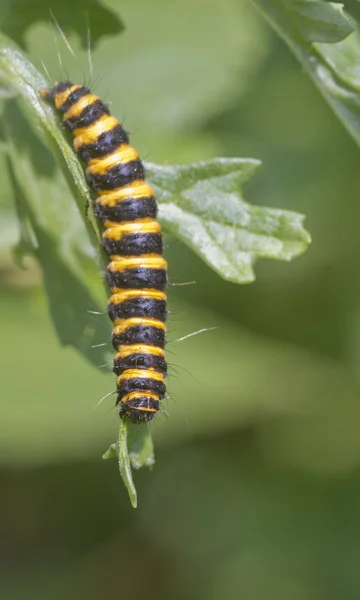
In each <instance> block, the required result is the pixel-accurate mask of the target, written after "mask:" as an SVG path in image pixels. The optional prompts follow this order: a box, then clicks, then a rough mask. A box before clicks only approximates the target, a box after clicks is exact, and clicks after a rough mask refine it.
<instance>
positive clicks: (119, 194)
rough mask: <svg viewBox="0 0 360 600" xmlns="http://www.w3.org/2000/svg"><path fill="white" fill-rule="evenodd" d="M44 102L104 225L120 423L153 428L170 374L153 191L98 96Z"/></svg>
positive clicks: (71, 90)
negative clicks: (69, 139) (58, 118)
mask: <svg viewBox="0 0 360 600" xmlns="http://www.w3.org/2000/svg"><path fill="white" fill-rule="evenodd" d="M41 95H42V96H43V97H44V98H46V99H47V100H49V101H51V102H53V103H54V104H55V107H56V108H57V110H58V111H60V113H61V114H62V115H63V119H64V123H65V125H66V126H67V127H68V128H69V129H70V130H71V132H72V133H73V136H74V148H75V151H76V153H77V154H78V156H79V158H80V160H81V161H82V162H83V163H84V164H85V165H86V168H85V174H86V179H87V181H88V183H89V185H90V187H92V188H93V189H94V190H95V191H96V193H97V198H96V204H95V214H96V215H97V216H98V217H99V218H100V219H101V221H102V222H103V226H104V231H103V234H102V245H103V248H104V250H105V252H106V253H107V255H108V256H109V264H108V266H107V273H106V279H107V282H108V284H109V287H110V290H111V294H112V295H111V297H110V300H109V304H108V314H109V317H110V319H111V320H112V321H113V323H114V329H113V334H112V343H113V346H114V348H115V350H116V355H115V358H114V368H113V371H114V372H115V373H116V375H117V380H116V384H117V402H116V404H117V405H119V409H120V416H121V417H122V416H125V415H126V416H127V417H129V419H130V420H131V421H132V422H133V423H142V422H144V421H150V420H151V419H153V418H154V416H155V414H156V412H157V411H158V410H159V407H160V400H162V399H163V398H164V397H165V390H166V387H165V377H166V373H167V364H166V359H165V353H164V346H165V332H166V327H165V321H166V316H167V310H166V295H165V292H164V290H165V288H166V283H167V277H166V267H167V264H166V261H165V259H164V258H163V256H162V252H163V242H162V236H161V230H160V225H159V223H158V222H157V220H156V215H157V205H156V200H155V197H154V192H153V189H152V188H151V186H150V185H149V184H148V183H146V181H145V179H144V178H145V171H144V166H143V164H142V162H141V160H140V159H139V155H138V153H137V152H136V150H135V149H134V148H133V147H132V146H130V144H129V138H128V135H127V133H126V131H125V130H124V129H123V128H122V126H121V125H120V123H119V121H118V120H117V119H116V118H115V117H113V116H112V115H110V111H109V109H108V107H107V106H106V104H104V103H103V102H102V101H101V100H100V98H99V97H98V96H95V95H94V94H92V93H91V92H90V90H88V89H87V88H86V87H84V86H82V85H78V84H73V83H70V81H65V82H63V83H56V84H55V86H54V87H53V88H52V89H46V90H41Z"/></svg>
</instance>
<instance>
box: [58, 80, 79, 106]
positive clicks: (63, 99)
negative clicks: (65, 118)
mask: <svg viewBox="0 0 360 600" xmlns="http://www.w3.org/2000/svg"><path fill="white" fill-rule="evenodd" d="M81 87H82V85H79V84H78V83H76V84H75V85H72V86H71V87H68V88H67V89H66V90H64V91H63V92H59V93H58V94H56V95H55V106H56V108H57V109H58V110H59V108H61V107H62V105H63V104H64V102H66V100H67V99H68V97H69V96H70V94H72V93H73V92H75V90H78V89H79V88H81Z"/></svg>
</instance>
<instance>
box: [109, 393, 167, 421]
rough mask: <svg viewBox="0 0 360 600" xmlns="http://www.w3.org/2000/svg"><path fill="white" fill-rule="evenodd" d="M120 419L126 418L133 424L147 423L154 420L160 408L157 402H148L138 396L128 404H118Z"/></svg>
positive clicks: (145, 398) (146, 399)
mask: <svg viewBox="0 0 360 600" xmlns="http://www.w3.org/2000/svg"><path fill="white" fill-rule="evenodd" d="M119 408H120V411H119V414H120V418H121V419H122V418H123V417H127V418H128V419H129V421H131V422H132V423H135V424H140V423H149V422H150V421H152V420H153V419H154V417H155V416H156V413H157V412H158V410H159V408H160V402H159V400H150V401H149V398H147V397H142V396H141V395H140V394H139V396H138V397H137V398H135V399H134V400H132V401H130V402H122V401H121V400H120V402H119Z"/></svg>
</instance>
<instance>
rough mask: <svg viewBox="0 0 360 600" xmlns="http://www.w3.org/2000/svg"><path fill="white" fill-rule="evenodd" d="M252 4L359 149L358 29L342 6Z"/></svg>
mask: <svg viewBox="0 0 360 600" xmlns="http://www.w3.org/2000/svg"><path fill="white" fill-rule="evenodd" d="M254 2H255V5H256V6H257V7H258V8H259V9H260V10H261V12H262V13H263V14H264V16H265V17H266V18H267V19H268V21H269V23H270V24H271V25H272V27H274V29H275V30H276V31H277V32H278V33H279V35H280V36H281V37H282V38H283V39H284V40H285V41H286V43H287V44H288V45H289V47H290V48H291V50H292V51H293V52H294V54H295V56H296V57H297V58H298V59H299V61H300V62H301V64H302V65H303V66H304V68H305V69H306V71H307V72H308V74H309V75H310V77H311V78H312V80H313V81H314V83H315V84H316V85H317V87H318V88H319V90H320V92H321V94H322V95H323V97H324V99H325V100H326V102H328V104H329V105H330V106H331V108H332V109H333V111H334V112H335V114H336V115H337V117H338V118H339V119H340V121H341V122H342V123H343V125H344V126H345V127H346V129H347V130H348V132H349V133H350V135H351V136H352V137H353V138H354V140H355V141H356V143H357V144H360V83H359V81H360V80H359V64H360V37H359V32H358V26H357V25H356V23H354V21H353V20H351V19H350V18H349V16H348V15H347V13H346V12H345V11H344V9H343V5H342V4H334V3H331V2H311V1H305V2H304V1H301V2H299V1H297V0H295V1H294V0H286V2H282V1H281V0H271V1H269V0H254ZM305 17H306V18H305Z"/></svg>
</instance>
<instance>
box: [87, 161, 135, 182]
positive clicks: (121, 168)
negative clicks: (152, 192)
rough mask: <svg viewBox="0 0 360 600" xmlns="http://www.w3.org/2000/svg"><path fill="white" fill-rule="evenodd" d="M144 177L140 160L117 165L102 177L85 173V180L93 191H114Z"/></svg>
mask: <svg viewBox="0 0 360 600" xmlns="http://www.w3.org/2000/svg"><path fill="white" fill-rule="evenodd" d="M144 177H145V170H144V167H143V164H142V162H141V160H140V159H137V160H131V161H130V162H128V163H125V164H121V163H119V164H118V165H115V166H114V167H112V168H111V169H109V170H108V171H106V173H104V174H103V175H99V174H97V173H94V174H89V173H86V180H87V182H88V184H89V185H90V186H91V187H92V188H93V189H94V190H114V189H115V188H118V187H123V186H124V185H127V184H128V183H131V182H132V181H136V180H137V179H144Z"/></svg>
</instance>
